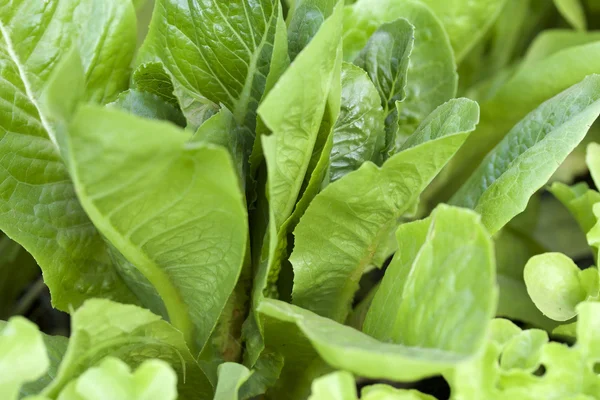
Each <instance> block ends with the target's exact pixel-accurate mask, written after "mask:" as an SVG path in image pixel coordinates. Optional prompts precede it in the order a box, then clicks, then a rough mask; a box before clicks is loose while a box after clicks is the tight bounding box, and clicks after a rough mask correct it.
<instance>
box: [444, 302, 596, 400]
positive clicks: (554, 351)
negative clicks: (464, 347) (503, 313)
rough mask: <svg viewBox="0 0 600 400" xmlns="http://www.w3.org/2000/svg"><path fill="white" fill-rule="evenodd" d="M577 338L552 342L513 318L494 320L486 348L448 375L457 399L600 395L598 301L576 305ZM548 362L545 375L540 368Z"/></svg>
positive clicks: (580, 399)
mask: <svg viewBox="0 0 600 400" xmlns="http://www.w3.org/2000/svg"><path fill="white" fill-rule="evenodd" d="M577 312H578V314H579V321H578V323H577V343H576V344H575V345H574V346H571V347H569V346H567V345H565V344H562V343H557V342H548V341H547V335H546V333H545V332H542V331H538V330H529V331H523V332H521V330H520V329H519V328H518V327H516V326H515V325H514V324H512V323H511V322H509V321H505V320H504V321H503V320H495V321H494V322H493V325H492V326H493V330H492V336H491V340H490V341H489V343H488V346H487V349H486V350H485V352H483V353H482V354H481V355H480V357H478V358H477V359H475V360H472V361H469V362H466V363H463V364H460V365H458V366H457V367H456V368H455V370H454V371H453V372H452V373H450V374H446V375H445V377H446V379H447V380H448V382H449V383H450V387H451V391H452V395H453V398H456V399H459V400H463V399H464V400H466V399H520V400H521V399H522V400H537V399H548V400H564V399H569V400H591V399H596V398H597V395H598V389H599V388H600V377H599V376H598V374H597V372H595V371H594V365H595V364H596V363H597V362H598V359H600V351H599V349H600V346H598V343H600V337H599V336H598V332H600V330H599V329H598V328H599V319H598V316H599V315H600V304H598V303H590V302H584V303H582V304H580V305H579V306H578V307H577ZM541 366H544V367H545V368H544V374H543V375H542V376H538V374H537V371H538V370H539V368H540V367H541Z"/></svg>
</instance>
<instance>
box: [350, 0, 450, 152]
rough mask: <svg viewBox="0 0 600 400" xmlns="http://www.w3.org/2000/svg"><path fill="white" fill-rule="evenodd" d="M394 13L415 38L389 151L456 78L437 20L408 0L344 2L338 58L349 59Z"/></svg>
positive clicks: (447, 96)
mask: <svg viewBox="0 0 600 400" xmlns="http://www.w3.org/2000/svg"><path fill="white" fill-rule="evenodd" d="M398 18H404V19H406V20H408V22H410V23H411V24H412V25H413V26H414V27H415V41H414V48H413V50H412V52H411V54H410V63H409V66H408V77H407V80H406V82H407V84H406V99H405V100H404V101H403V102H402V103H401V108H400V111H399V115H398V121H399V132H398V135H397V142H396V146H395V149H394V150H395V151H394V152H393V153H395V152H397V151H398V147H399V146H400V144H401V143H402V141H404V140H405V139H406V137H407V136H408V135H410V134H411V133H413V131H414V130H415V128H417V126H418V125H419V123H420V122H421V121H422V120H423V119H424V118H425V117H427V115H429V114H430V113H431V112H432V111H433V110H435V108H436V107H438V106H439V105H441V104H443V103H444V102H446V101H448V100H449V99H451V98H453V97H454V96H455V95H456V88H457V81H458V76H457V74H456V64H455V62H454V55H453V52H452V47H451V46H450V42H449V40H448V36H447V35H446V32H445V31H444V28H443V27H442V24H441V22H440V21H439V20H438V19H437V17H436V16H435V15H434V14H433V12H432V11H431V10H430V9H429V8H428V7H427V6H425V5H424V4H423V3H421V2H415V1H412V0H407V1H401V2H398V1H394V0H360V1H358V2H356V3H355V4H353V5H352V6H348V7H346V9H345V15H344V58H345V59H346V60H354V59H355V58H356V56H357V55H358V54H359V52H360V51H361V49H362V48H363V47H364V46H365V45H367V43H368V40H369V38H370V37H371V35H373V34H374V33H375V31H376V30H377V29H378V28H379V27H380V26H381V25H382V24H384V23H389V22H392V21H395V20H396V19H398Z"/></svg>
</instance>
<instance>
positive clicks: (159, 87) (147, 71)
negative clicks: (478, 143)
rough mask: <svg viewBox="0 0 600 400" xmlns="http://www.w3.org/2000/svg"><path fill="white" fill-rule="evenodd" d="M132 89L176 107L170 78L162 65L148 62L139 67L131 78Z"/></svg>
mask: <svg viewBox="0 0 600 400" xmlns="http://www.w3.org/2000/svg"><path fill="white" fill-rule="evenodd" d="M131 81H132V82H131V85H132V89H135V90H138V91H140V92H147V93H150V94H153V95H155V96H158V97H160V98H162V99H164V100H165V101H166V102H168V103H169V104H171V105H173V106H177V97H175V94H174V91H175V89H174V88H173V83H172V82H171V77H170V76H169V74H168V73H167V71H165V68H164V67H163V65H162V63H159V62H148V63H145V64H141V65H139V66H138V67H137V68H136V70H135V71H134V72H133V75H132V77H131Z"/></svg>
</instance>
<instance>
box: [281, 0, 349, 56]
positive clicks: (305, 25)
mask: <svg viewBox="0 0 600 400" xmlns="http://www.w3.org/2000/svg"><path fill="white" fill-rule="evenodd" d="M337 3H338V0H295V1H294V4H293V7H290V11H289V12H288V27H289V28H288V41H289V52H290V58H291V59H292V60H294V59H295V58H296V56H297V55H298V54H299V53H300V51H302V49H304V48H305V47H306V46H307V45H308V43H309V42H310V41H311V40H312V39H313V37H314V36H315V35H316V33H317V31H318V30H319V28H320V27H321V24H323V22H324V21H325V20H326V19H327V18H328V17H329V16H330V15H331V14H332V13H333V10H334V8H335V5H336V4H337Z"/></svg>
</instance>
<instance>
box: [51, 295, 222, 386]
mask: <svg viewBox="0 0 600 400" xmlns="http://www.w3.org/2000/svg"><path fill="white" fill-rule="evenodd" d="M108 356H112V357H117V358H119V359H121V361H124V362H125V363H127V364H128V365H129V366H130V367H131V368H137V367H138V365H140V364H142V363H143V362H144V361H146V360H148V359H151V358H158V359H161V360H163V361H166V362H167V363H169V364H170V365H171V366H172V367H173V369H174V370H175V371H176V372H177V375H178V377H179V379H178V382H179V394H180V395H181V396H182V398H186V396H194V397H200V398H210V396H211V395H212V388H211V386H210V383H209V382H208V379H207V378H206V376H205V375H204V373H203V372H202V371H201V370H200V368H199V367H198V364H197V363H196V361H195V359H194V357H193V356H192V354H191V353H190V352H189V350H188V348H187V346H186V344H185V341H184V340H183V336H182V334H181V333H180V332H179V331H178V330H176V329H175V328H173V327H172V326H171V325H170V324H168V323H167V322H165V321H163V320H161V318H160V317H159V316H157V315H154V314H152V313H151V312H150V311H148V310H146V309H143V308H139V307H136V306H131V305H123V304H118V303H113V302H110V301H108V300H97V299H94V300H88V301H87V302H85V303H84V305H83V306H82V307H80V308H79V309H78V310H77V311H76V312H75V313H74V314H73V316H72V334H71V339H70V341H69V347H68V349H67V352H66V353H65V356H64V359H63V361H62V363H61V365H60V368H59V370H58V374H57V375H56V378H55V379H54V381H53V382H52V384H51V385H50V386H48V387H47V388H46V389H45V390H44V392H43V393H42V394H44V395H46V396H48V397H50V398H55V397H56V396H57V395H58V394H59V393H61V391H62V390H63V389H64V388H65V387H66V386H67V384H68V383H69V382H71V381H72V380H73V379H75V378H77V377H79V376H81V374H82V373H84V372H85V371H86V370H87V369H88V368H91V367H93V366H96V365H97V364H98V363H100V362H101V361H102V360H103V359H104V358H105V357H108ZM184 377H185V379H184ZM167 386H168V385H167ZM201 396H205V397H201Z"/></svg>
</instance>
